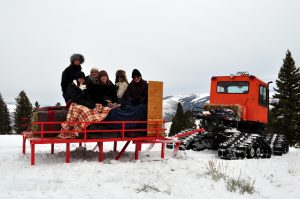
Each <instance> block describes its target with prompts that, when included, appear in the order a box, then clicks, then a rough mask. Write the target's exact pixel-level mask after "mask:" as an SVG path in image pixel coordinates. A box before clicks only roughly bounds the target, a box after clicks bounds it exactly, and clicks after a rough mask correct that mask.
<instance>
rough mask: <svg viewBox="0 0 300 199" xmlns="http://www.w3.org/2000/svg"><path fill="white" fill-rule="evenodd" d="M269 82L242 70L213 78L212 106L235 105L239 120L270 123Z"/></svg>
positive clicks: (211, 89)
mask: <svg viewBox="0 0 300 199" xmlns="http://www.w3.org/2000/svg"><path fill="white" fill-rule="evenodd" d="M268 103H269V84H268V83H265V82H263V81H262V80H260V79H259V78H257V77H255V76H253V75H249V74H248V73H245V72H241V73H238V74H237V75H230V76H215V77H212V78H211V88H210V104H209V105H208V106H210V107H217V106H222V107H224V106H225V107H229V108H230V107H231V108H232V107H235V109H236V110H237V115H238V116H239V120H240V121H243V122H247V123H249V122H250V123H258V124H263V125H265V124H267V123H268Z"/></svg>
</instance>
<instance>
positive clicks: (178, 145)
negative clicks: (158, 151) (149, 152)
mask: <svg viewBox="0 0 300 199" xmlns="http://www.w3.org/2000/svg"><path fill="white" fill-rule="evenodd" d="M179 147H180V142H176V143H175V148H174V153H173V156H174V157H175V156H176V155H177V152H178V150H179Z"/></svg>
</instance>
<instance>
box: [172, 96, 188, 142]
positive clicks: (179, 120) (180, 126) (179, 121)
mask: <svg viewBox="0 0 300 199" xmlns="http://www.w3.org/2000/svg"><path fill="white" fill-rule="evenodd" d="M184 122H185V121H184V112H183V108H182V105H181V103H180V102H179V103H178V105H177V110H176V113H175V116H174V117H173V119H172V125H171V128H170V133H169V136H172V135H175V134H176V133H179V132H180V131H182V130H184V126H185V124H184Z"/></svg>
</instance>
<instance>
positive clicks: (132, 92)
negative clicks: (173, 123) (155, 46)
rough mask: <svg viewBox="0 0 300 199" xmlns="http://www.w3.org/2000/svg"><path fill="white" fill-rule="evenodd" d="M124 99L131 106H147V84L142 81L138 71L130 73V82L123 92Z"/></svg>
mask: <svg viewBox="0 0 300 199" xmlns="http://www.w3.org/2000/svg"><path fill="white" fill-rule="evenodd" d="M125 99H126V101H127V103H129V104H131V105H134V106H136V105H140V104H144V105H147V101H148V83H147V82H146V81H145V80H143V79H142V75H141V73H140V71H138V70H137V69H134V70H133V71H132V81H131V82H130V84H129V85H128V87H127V90H126V92H125Z"/></svg>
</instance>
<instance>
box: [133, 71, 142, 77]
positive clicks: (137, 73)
mask: <svg viewBox="0 0 300 199" xmlns="http://www.w3.org/2000/svg"><path fill="white" fill-rule="evenodd" d="M131 77H132V78H134V77H142V74H141V73H140V71H138V69H133V71H132V76H131Z"/></svg>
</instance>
